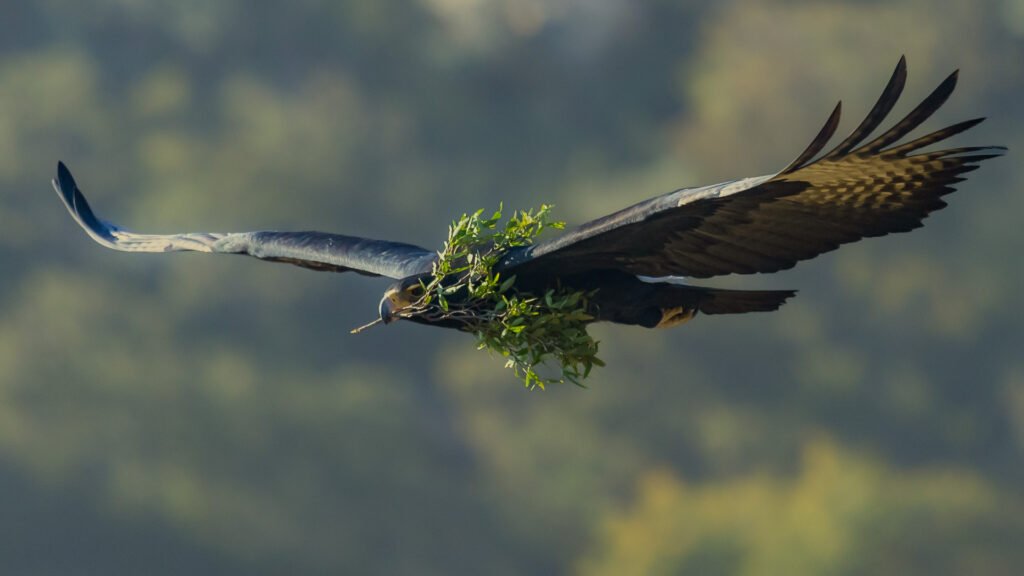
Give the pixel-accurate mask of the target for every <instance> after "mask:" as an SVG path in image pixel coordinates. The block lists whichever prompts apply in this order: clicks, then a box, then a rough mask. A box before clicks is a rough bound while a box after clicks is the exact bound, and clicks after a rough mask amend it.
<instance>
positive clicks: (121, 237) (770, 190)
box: [53, 58, 1006, 328]
mask: <svg viewBox="0 0 1024 576" xmlns="http://www.w3.org/2000/svg"><path fill="white" fill-rule="evenodd" d="M957 74H958V71H954V72H953V73H952V74H951V75H950V76H949V77H947V78H946V79H945V80H944V81H943V82H942V83H941V84H939V86H938V88H936V89H935V90H934V91H933V92H932V93H931V94H929V95H928V97H927V98H925V99H924V101H923V102H921V103H920V104H919V105H918V106H917V107H916V108H914V109H913V110H912V111H911V112H910V113H909V114H907V115H906V117H904V118H903V119H902V120H900V121H899V122H897V123H896V124H894V125H892V126H891V127H890V128H888V129H886V130H884V131H882V132H881V133H880V134H879V135H877V136H875V137H874V138H871V139H868V138H869V136H871V134H872V133H873V132H875V131H876V129H877V128H878V127H879V126H880V125H881V124H882V122H883V121H884V120H885V118H886V116H887V115H888V114H889V112H890V111H891V110H892V108H893V106H894V105H895V104H896V101H897V100H898V99H899V97H900V94H901V93H902V92H903V87H904V84H905V82H906V76H907V68H906V60H905V58H900V61H899V63H898V64H897V66H896V69H895V71H894V72H893V74H892V77H891V78H890V80H889V82H888V84H887V85H886V86H885V89H884V90H883V91H882V95H881V97H880V98H879V99H878V101H877V102H876V103H875V105H874V107H873V108H872V109H871V111H870V112H869V113H868V115H867V117H866V118H864V120H863V121H862V122H861V123H860V125H858V126H857V128H856V129H854V130H853V132H852V133H851V134H850V135H849V136H847V137H846V138H844V139H843V140H842V141H841V142H839V144H837V145H836V146H835V147H834V148H831V149H830V150H828V151H827V152H824V153H822V150H824V148H825V147H826V145H827V144H828V142H829V141H830V140H831V138H832V136H833V134H834V132H835V130H836V127H837V125H838V123H839V117H840V110H841V104H842V103H841V102H840V103H839V104H837V105H836V107H835V109H834V110H833V111H832V114H831V115H830V116H829V117H828V120H827V121H826V122H825V125H824V127H822V128H821V130H820V131H819V132H818V134H817V136H816V137H815V138H814V139H813V140H812V141H811V143H810V144H809V145H808V146H807V148H806V149H805V150H804V151H803V152H802V153H801V154H800V155H799V156H797V157H796V159H795V160H793V161H792V162H791V163H790V164H789V165H788V166H786V167H785V168H783V169H782V170H780V171H778V172H775V173H774V174H769V175H765V176H755V177H750V178H741V179H737V180H732V181H728V182H722V183H719V184H712V185H710V186H702V187H696V188H682V189H678V190H675V191H673V192H669V193H667V194H663V195H661V196H657V197H654V198H651V199H649V200H645V201H642V202H639V203H637V204H634V205H632V206H629V207H627V208H624V209H622V210H619V211H618V212H615V213H613V214H609V215H607V216H604V217H601V218H598V219H596V220H592V221H590V222H586V223H584V224H582V225H580V226H578V227H576V228H575V229H572V230H570V231H568V232H565V233H564V234H562V235H561V236H559V237H556V238H553V239H550V240H544V241H539V242H536V243H533V244H530V245H526V246H517V247H513V248H510V249H508V250H507V251H505V252H504V253H503V254H501V255H500V259H499V260H498V261H497V264H496V270H497V271H498V272H499V273H500V274H501V275H502V276H503V277H506V278H511V277H514V278H515V281H514V285H513V286H512V287H511V288H512V290H513V291H515V292H516V293H519V294H525V295H530V294H535V295H543V294H544V293H545V291H546V290H549V289H551V287H553V286H559V287H560V288H568V289H571V290H576V291H580V292H584V293H587V294H590V295H591V296H590V297H589V298H588V299H587V300H586V307H587V314H588V315H589V318H591V321H593V322H612V323H617V324H627V325H635V326H642V327H645V328H666V327H671V326H676V325H679V324H682V323H684V322H686V321H688V320H690V319H692V318H694V317H695V316H696V315H697V314H698V313H700V314H707V315H716V314H742V313H746V312H768V311H774V310H777V309H778V308H779V307H780V306H781V305H782V304H783V303H784V302H785V301H786V300H787V299H789V298H790V297H792V296H793V295H794V294H795V293H796V292H795V291H794V290H725V289H719V288H713V287H705V286H698V285H693V284H688V283H687V279H704V278H711V277H714V276H722V275H727V274H754V273H771V272H777V271H780V270H786V269H788V268H791V267H793V266H794V265H795V264H796V263H797V262H800V261H802V260H808V259H810V258H814V257H815V256H818V255H819V254H823V253H825V252H829V251H831V250H835V249H836V248H838V247H839V246H840V245H842V244H847V243H850V242H856V241H858V240H861V239H862V238H868V237H873V236H884V235H886V234H891V233H896V232H908V231H910V230H913V229H915V228H918V227H920V226H921V225H922V221H923V220H924V219H925V218H926V217H927V216H928V215H929V214H931V213H932V212H934V211H936V210H939V209H941V208H943V207H945V206H946V203H945V201H944V200H943V197H944V196H946V195H947V194H949V193H951V192H953V190H954V188H953V187H954V185H955V184H957V183H958V182H961V181H962V180H964V175H965V174H966V173H968V172H970V171H972V170H975V169H976V168H978V166H979V163H980V162H982V161H983V160H986V159H989V158H993V157H996V156H999V155H1001V154H1003V153H1004V152H1005V150H1006V148H1005V147H1002V146H966V147H958V148H945V149H941V150H930V151H925V150H923V149H925V148H926V147H929V146H931V145H933V144H936V143H939V142H943V141H945V140H946V139H948V138H950V137H952V136H954V135H956V134H959V133H961V132H963V131H965V130H967V129H969V128H971V127H973V126H976V125H977V124H978V123H980V122H981V121H982V120H984V118H976V119H972V120H967V121H964V122H960V123H957V124H953V125H952V126H948V127H946V128H942V129H940V130H936V131H934V132H931V133H928V134H925V135H923V136H919V137H917V138H915V139H913V140H909V141H905V142H902V143H901V141H902V140H903V139H904V137H905V136H906V135H907V134H908V133H910V132H911V131H912V130H914V129H915V128H917V127H918V126H920V125H921V124H922V123H924V122H925V120H927V119H928V118H929V117H930V116H931V115H932V114H933V113H934V112H935V111H936V110H938V109H939V107H941V106H942V104H943V103H944V102H945V101H946V99H947V98H948V97H949V96H950V94H951V93H952V92H953V89H954V87H955V86H956V83H957ZM53 187H54V189H55V190H56V191H57V193H58V195H59V196H60V198H61V199H62V200H63V202H64V204H65V206H66V207H67V209H68V210H69V211H70V213H71V216H72V217H73V218H74V219H75V221H76V222H78V224H79V225H81V226H82V228H84V229H85V231H86V233H88V234H89V236H91V237H92V238H93V239H94V240H95V241H96V242H98V243H100V244H102V245H103V246H106V247H107V248H112V249H114V250H122V251H127V252H177V251H194V252H206V253H217V254H245V255H249V256H254V257H256V258H259V259H261V260H266V261H270V262H285V263H288V264H294V265H296V266H301V267H304V268H310V269H313V270H321V271H328V272H349V271H352V272H356V273H358V274H362V275H366V276H385V277H388V278H391V279H394V282H393V283H392V284H391V285H390V286H389V287H388V288H387V289H386V290H385V292H384V295H383V297H382V299H381V301H380V307H379V311H378V314H379V321H381V322H383V323H385V324H388V323H391V322H392V321H393V320H396V319H408V320H412V321H414V322H420V323H424V324H431V325H438V326H442V327H449V328H460V327H461V328H465V324H464V322H463V323H460V322H459V321H453V320H452V319H451V318H452V315H450V314H449V315H446V314H403V311H405V310H407V309H409V307H410V306H412V305H413V304H415V303H416V302H419V301H421V297H422V292H423V290H424V283H425V281H426V280H429V278H430V277H431V274H432V273H433V270H434V265H435V263H436V262H437V259H438V256H439V254H438V253H437V252H435V251H432V250H428V249H426V248H422V247H420V246H415V245H412V244H405V243H401V242H392V241H388V240H372V239H368V238H360V237H355V236H346V235H342V234H332V233H326V232H315V231H305V232H278V231H255V232H240V233H217V232H199V233H180V234H160V235H157V234H138V233H135V232H130V231H128V230H125V229H124V228H121V227H119V226H116V225H114V224H112V223H110V222H107V221H105V220H101V219H100V218H98V217H97V216H96V214H95V213H94V212H93V210H92V208H90V206H89V203H88V202H87V201H86V199H85V196H84V195H83V194H82V191H81V190H80V189H79V187H78V186H77V184H76V183H75V180H74V178H73V177H72V175H71V172H70V171H69V170H68V168H67V166H65V165H64V163H63V162H60V163H58V166H57V177H56V179H55V180H53ZM435 305H436V304H435ZM447 305H448V306H459V302H458V301H457V298H456V299H455V300H450V301H449V302H448V303H447ZM467 309H469V308H467ZM446 311H447V308H446Z"/></svg>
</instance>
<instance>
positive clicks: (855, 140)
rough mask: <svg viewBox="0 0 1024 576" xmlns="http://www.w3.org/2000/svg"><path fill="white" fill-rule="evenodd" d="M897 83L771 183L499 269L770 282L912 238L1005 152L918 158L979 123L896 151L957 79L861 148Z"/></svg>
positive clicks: (727, 192) (711, 190) (594, 232)
mask: <svg viewBox="0 0 1024 576" xmlns="http://www.w3.org/2000/svg"><path fill="white" fill-rule="evenodd" d="M906 73H907V72H906V62H905V60H904V59H903V58H900V61H899V64H898V65H897V66H896V70H895V72H894V73H893V75H892V78H891V79H890V80H889V84H888V85H887V86H886V87H885V90H884V91H883V93H882V96H881V98H879V100H878V102H877V103H876V104H875V106H874V108H872V110H871V112H870V113H868V116H867V118H865V119H864V121H863V122H861V124H860V126H858V127H857V129H856V130H854V131H853V133H852V134H850V136H849V137H847V138H846V139H845V140H843V141H842V142H841V143H840V144H839V145H838V146H836V147H835V148H834V149H833V150H831V151H830V152H828V153H826V154H824V155H822V156H821V157H819V158H818V159H817V160H814V157H815V156H816V155H817V154H818V153H819V152H820V151H821V150H822V149H823V148H824V147H825V145H826V144H827V143H828V140H829V139H830V138H831V137H832V135H833V133H834V132H835V129H836V126H837V125H838V123H839V111H840V106H836V108H835V110H834V111H833V112H832V115H831V116H830V117H829V119H828V122H826V124H825V126H824V127H823V128H822V129H821V131H820V132H819V134H818V136H817V137H816V138H815V139H814V141H813V142H812V143H811V144H810V146H808V147H807V149H806V150H805V151H804V152H803V153H802V154H801V155H800V156H799V157H798V158H797V159H796V160H795V161H794V162H793V163H792V164H790V165H789V166H788V167H786V168H785V169H784V170H782V171H781V172H778V173H777V174H773V175H769V176H760V177H755V178H746V179H743V180H736V181H733V182H725V183H722V184H716V185H713V186H705V187H703V188H692V189H683V190H678V191H675V192H671V193H669V194H666V195H664V196H659V197H656V198H652V199H650V200H647V201H645V202H641V203H639V204H636V205H634V206H631V207H629V208H626V209H624V210H621V211H619V212H616V213H614V214H610V215H608V216H605V217H603V218H599V219H597V220H593V221H591V222H588V223H586V224H583V225H582V226H580V227H579V228H576V229H575V230H573V231H571V232H569V233H567V234H565V235H563V236H561V237H559V238H555V239H553V240H550V241H546V242H541V243H538V244H536V245H534V246H532V247H530V248H528V249H525V250H521V251H518V252H516V253H512V254H509V255H508V257H507V258H506V259H505V261H504V262H503V263H502V266H503V267H504V268H505V269H509V268H514V269H516V271H517V273H522V272H525V271H526V270H530V271H532V272H537V273H545V272H546V273H557V274H561V275H564V274H568V273H572V272H575V271H584V270H590V269H602V268H603V269H616V270H623V271H627V272H631V273H634V274H641V275H645V276H668V275H679V276H690V277H695V278H707V277H710V276H718V275H723V274H734V273H735V274H751V273H755V272H775V271H778V270H784V269H787V268H791V267H792V266H794V265H795V264H796V263H797V262H798V261H800V260H806V259H809V258H813V257H815V256H817V255H819V254H821V253H823V252H828V251H829V250H834V249H836V248H837V247H839V246H840V245H841V244H845V243H848V242H854V241H857V240H860V239H861V238H865V237H869V236H882V235H885V234H889V233H893V232H906V231H908V230H912V229H914V228H918V227H920V226H921V221H922V220H923V219H924V218H925V217H926V216H928V214H929V213H931V212H933V211H935V210H938V209H940V208H942V207H944V206H945V205H946V204H945V202H943V200H942V196H945V195H946V194H949V193H950V192H952V191H953V185H954V184H955V183H957V182H960V181H961V180H963V177H962V175H963V174H964V173H966V172H970V171H971V170H974V169H975V168H977V167H978V163H979V162H981V161H982V160H985V159H987V158H992V157H994V156H998V155H1000V154H1002V152H1003V151H1004V150H1005V148H1003V147H999V146H985V147H966V148H952V149H946V150H939V151H933V152H919V150H920V149H921V148H924V147H925V146H928V145H931V144H935V143H936V142H940V141H943V140H945V139H946V138H949V137H950V136H953V135H955V134H958V133H960V132H963V131H964V130H967V129H968V128H971V127H972V126H974V125H976V124H978V123H979V122H981V120H982V119H981V118H978V119H975V120H968V121H966V122H961V123H959V124H954V125H953V126H949V127H947V128H944V129H942V130H938V131H936V132H932V133H931V134H928V135H925V136H922V137H920V138H917V139H915V140H912V141H910V142H907V143H905V144H899V145H895V143H896V142H897V141H899V140H900V139H901V138H903V137H904V136H905V135H906V134H907V133H909V132H910V131H911V130H913V129H914V128H916V127H917V126H919V125H920V124H921V123H923V122H924V121H925V120H926V119H928V117H929V116H931V115H932V113H934V112H935V111H936V110H937V109H938V108H939V107H940V106H941V105H942V104H943V102H945V101H946V99H947V98H948V97H949V95H950V93H951V92H952V91H953V88H954V87H955V86H956V80H957V73H956V72H954V73H953V74H951V75H950V76H949V77H948V78H946V80H945V81H944V82H942V84H941V85H939V87H938V88H936V89H935V91H934V92H932V93H931V95H929V96H928V97H927V98H926V99H925V100H924V102H922V103H921V104H920V105H919V106H918V107H917V108H915V109H914V110H913V111H912V112H910V113H909V114H908V115H907V116H906V118H904V119H903V120H901V121H900V122H898V123H897V124H896V125H895V126H893V127H892V128H890V129H889V130H887V131H885V132H884V133H882V134H881V135H880V136H878V137H877V138H875V139H873V140H871V141H869V142H867V143H863V144H862V142H863V141H864V140H865V138H867V137H868V135H869V134H870V133H871V132H873V131H874V130H875V128H877V127H878V125H879V124H881V122H882V120H884V119H885V117H886V115H887V114H888V113H889V111H890V110H892V107H893V105H894V104H895V103H896V100H897V99H898V98H899V96H900V93H901V92H902V91H903V85H904V83H905V81H906Z"/></svg>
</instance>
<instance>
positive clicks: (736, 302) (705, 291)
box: [688, 286, 796, 315]
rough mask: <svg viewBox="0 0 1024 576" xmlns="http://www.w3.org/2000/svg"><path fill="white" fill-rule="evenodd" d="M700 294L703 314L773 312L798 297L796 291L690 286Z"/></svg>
mask: <svg viewBox="0 0 1024 576" xmlns="http://www.w3.org/2000/svg"><path fill="white" fill-rule="evenodd" d="M688 289H690V290H693V291H695V292H697V293H698V300H697V309H698V310H699V311H700V312H701V313H703V314H708V315H712V314H743V313H746V312H772V311H775V310H778V309H779V307H780V306H782V305H783V304H785V303H786V300H788V299H790V298H792V297H793V296H795V295H796V290H725V289H721V288H702V287H696V286H689V287H688Z"/></svg>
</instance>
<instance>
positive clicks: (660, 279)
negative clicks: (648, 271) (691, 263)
mask: <svg viewBox="0 0 1024 576" xmlns="http://www.w3.org/2000/svg"><path fill="white" fill-rule="evenodd" d="M636 279H637V280H639V281H641V282H646V283H648V284H676V285H678V286H686V285H687V284H686V276H641V275H639V274H637V276H636Z"/></svg>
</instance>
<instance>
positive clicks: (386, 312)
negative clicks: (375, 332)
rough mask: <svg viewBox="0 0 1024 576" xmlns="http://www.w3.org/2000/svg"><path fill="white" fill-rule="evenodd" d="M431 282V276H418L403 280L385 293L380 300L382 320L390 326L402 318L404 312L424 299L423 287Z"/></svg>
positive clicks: (389, 287)
mask: <svg viewBox="0 0 1024 576" xmlns="http://www.w3.org/2000/svg"><path fill="white" fill-rule="evenodd" d="M429 281H430V275H429V274H428V275H416V276H409V277H408V278H403V279H401V280H399V281H397V282H395V283H394V284H392V285H391V286H388V288H387V290H385V291H384V297H383V298H381V299H380V320H381V322H383V323H385V324H390V323H392V322H394V321H395V320H397V319H398V318H400V317H401V315H402V312H403V311H406V310H408V309H409V308H410V307H411V306H412V305H414V304H416V303H417V302H419V301H420V299H422V298H423V286H424V285H425V284H427V283H428V282H429Z"/></svg>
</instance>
